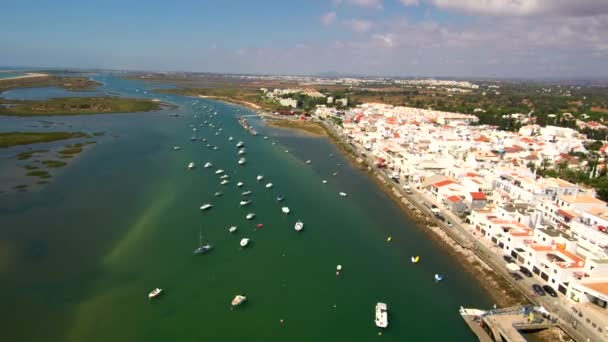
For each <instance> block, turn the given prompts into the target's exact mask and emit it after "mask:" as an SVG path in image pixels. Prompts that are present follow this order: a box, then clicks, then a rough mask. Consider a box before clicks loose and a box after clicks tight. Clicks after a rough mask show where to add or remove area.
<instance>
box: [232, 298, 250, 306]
mask: <svg viewBox="0 0 608 342" xmlns="http://www.w3.org/2000/svg"><path fill="white" fill-rule="evenodd" d="M246 300H247V297H245V296H241V295H237V296H236V297H234V299H233V300H232V302H231V303H230V304H231V305H232V306H239V305H241V304H243V302H244V301H246Z"/></svg>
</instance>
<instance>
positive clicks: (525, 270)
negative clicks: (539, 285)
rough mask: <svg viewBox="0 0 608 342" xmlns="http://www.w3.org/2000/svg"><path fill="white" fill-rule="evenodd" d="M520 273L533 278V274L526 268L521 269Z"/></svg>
mask: <svg viewBox="0 0 608 342" xmlns="http://www.w3.org/2000/svg"><path fill="white" fill-rule="evenodd" d="M519 272H521V273H523V274H524V275H525V276H526V277H528V278H531V277H532V272H530V270H529V269H527V268H525V267H521V268H520V269H519Z"/></svg>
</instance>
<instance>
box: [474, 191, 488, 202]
mask: <svg viewBox="0 0 608 342" xmlns="http://www.w3.org/2000/svg"><path fill="white" fill-rule="evenodd" d="M471 198H472V199H473V201H485V200H486V195H485V194H484V193H483V192H479V191H478V192H471Z"/></svg>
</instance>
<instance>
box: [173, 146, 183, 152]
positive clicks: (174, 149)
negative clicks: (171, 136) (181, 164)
mask: <svg viewBox="0 0 608 342" xmlns="http://www.w3.org/2000/svg"><path fill="white" fill-rule="evenodd" d="M180 149H181V147H179V146H173V151H177V150H180Z"/></svg>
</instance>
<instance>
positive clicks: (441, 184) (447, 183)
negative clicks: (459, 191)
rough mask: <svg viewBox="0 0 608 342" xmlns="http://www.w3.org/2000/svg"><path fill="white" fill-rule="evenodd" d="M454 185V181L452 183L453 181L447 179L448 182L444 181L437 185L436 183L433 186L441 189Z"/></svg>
mask: <svg viewBox="0 0 608 342" xmlns="http://www.w3.org/2000/svg"><path fill="white" fill-rule="evenodd" d="M452 183H454V181H451V180H449V179H446V180H442V181H440V182H437V183H435V184H433V185H434V186H435V187H437V188H440V187H442V186H446V185H450V184H452Z"/></svg>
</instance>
